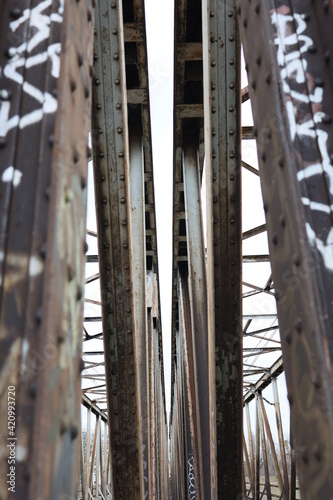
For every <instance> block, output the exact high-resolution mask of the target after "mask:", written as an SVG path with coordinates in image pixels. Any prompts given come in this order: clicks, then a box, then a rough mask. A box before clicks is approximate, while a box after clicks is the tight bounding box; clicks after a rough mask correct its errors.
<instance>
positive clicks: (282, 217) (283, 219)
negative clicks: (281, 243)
mask: <svg viewBox="0 0 333 500" xmlns="http://www.w3.org/2000/svg"><path fill="white" fill-rule="evenodd" d="M279 222H280V225H281V226H282V227H285V225H286V218H285V216H284V215H283V214H282V215H280V217H279Z"/></svg>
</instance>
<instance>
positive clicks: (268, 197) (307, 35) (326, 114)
mask: <svg viewBox="0 0 333 500" xmlns="http://www.w3.org/2000/svg"><path fill="white" fill-rule="evenodd" d="M238 5H239V7H238V11H239V15H240V26H241V29H242V38H243V42H244V49H245V59H246V62H247V70H248V76H249V83H250V85H249V89H250V96H251V101H252V106H253V114H254V123H255V135H256V136H257V137H258V139H257V144H258V153H259V163H260V176H261V182H262V190H263V198H264V203H265V210H266V220H267V227H268V235H269V245H270V254H271V262H272V271H273V278H274V282H275V289H276V298H277V300H278V302H277V308H278V317H279V325H280V330H281V341H282V350H283V362H284V363H283V364H284V368H285V372H286V379H287V386H288V394H289V396H288V397H289V402H290V405H291V415H292V433H293V440H294V446H295V452H296V457H297V465H298V473H299V476H300V484H301V491H302V497H303V498H311V499H312V498H329V497H330V495H331V491H332V478H333V474H332V471H333V456H332V453H331V449H332V445H333V406H332V403H333V400H332V382H333V381H332V370H331V366H332V349H331V346H332V331H333V330H332V321H333V314H332V301H331V296H332V284H333V252H332V241H331V234H332V214H331V205H332V203H331V197H332V195H331V159H330V148H331V142H332V133H331V132H332V123H331V114H332V92H331V91H330V88H331V83H332V82H331V80H332V78H331V77H332V74H331V66H330V54H331V49H332V38H331V36H330V28H329V26H330V25H331V22H332V11H331V7H330V4H329V2H316V3H315V4H314V3H313V2H310V1H302V2H300V1H269V2H256V3H255V4H251V3H247V2H238ZM259 24H260V26H261V29H260V30H258V25H259ZM267 102H269V103H270V106H269V107H268V106H266V103H267Z"/></svg>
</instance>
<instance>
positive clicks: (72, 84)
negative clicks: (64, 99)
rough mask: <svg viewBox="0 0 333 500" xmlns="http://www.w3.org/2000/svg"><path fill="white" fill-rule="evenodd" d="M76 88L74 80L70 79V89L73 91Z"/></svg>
mask: <svg viewBox="0 0 333 500" xmlns="http://www.w3.org/2000/svg"><path fill="white" fill-rule="evenodd" d="M75 90H76V82H75V81H74V80H71V91H72V92H75Z"/></svg>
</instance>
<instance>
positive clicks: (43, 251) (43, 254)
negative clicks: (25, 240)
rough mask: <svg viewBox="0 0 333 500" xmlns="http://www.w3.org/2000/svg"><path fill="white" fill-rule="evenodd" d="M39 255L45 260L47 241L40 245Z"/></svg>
mask: <svg viewBox="0 0 333 500" xmlns="http://www.w3.org/2000/svg"><path fill="white" fill-rule="evenodd" d="M39 255H40V256H41V258H42V259H43V260H45V257H46V243H42V244H41V246H40V247H39Z"/></svg>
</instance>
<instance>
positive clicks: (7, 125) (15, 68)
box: [0, 0, 64, 137]
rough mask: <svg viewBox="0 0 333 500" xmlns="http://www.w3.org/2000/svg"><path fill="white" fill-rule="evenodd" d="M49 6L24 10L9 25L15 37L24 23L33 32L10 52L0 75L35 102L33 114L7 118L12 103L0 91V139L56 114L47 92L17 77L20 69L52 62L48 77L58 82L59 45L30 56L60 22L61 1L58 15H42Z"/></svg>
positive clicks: (53, 100)
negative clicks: (19, 87)
mask: <svg viewBox="0 0 333 500" xmlns="http://www.w3.org/2000/svg"><path fill="white" fill-rule="evenodd" d="M51 5H52V0H44V1H43V2H40V3H39V4H38V5H36V6H35V7H33V8H32V9H25V10H24V12H23V13H22V15H21V17H20V18H19V19H17V20H15V21H13V22H11V23H10V25H9V26H10V30H11V32H12V33H13V34H14V33H15V32H16V31H17V29H18V28H19V27H20V26H21V25H22V24H24V23H29V29H30V30H31V31H32V32H33V35H32V37H31V38H30V39H29V41H23V42H22V43H21V44H20V45H19V46H18V47H16V48H14V47H12V48H10V50H9V54H10V56H11V58H10V59H9V61H8V63H7V64H6V66H5V67H4V68H0V73H1V75H3V76H4V77H6V78H7V79H9V80H11V81H12V82H15V83H17V84H18V85H21V86H22V90H23V92H25V93H26V94H28V95H29V96H31V97H33V98H34V99H35V100H36V102H37V107H36V109H35V110H34V111H32V112H30V113H28V114H26V115H24V116H19V115H14V116H10V111H11V101H9V100H5V99H6V93H7V97H8V92H7V91H6V90H2V91H1V92H2V93H1V98H2V99H4V100H2V101H1V102H0V137H6V136H7V134H8V132H9V131H10V130H11V129H13V128H15V127H17V126H18V127H19V128H21V129H23V128H25V127H28V126H30V125H33V124H35V123H38V122H40V121H41V120H42V119H43V116H44V114H50V113H55V112H56V110H57V100H56V98H55V97H54V96H52V95H51V94H49V93H48V92H42V91H41V90H40V89H38V88H37V87H35V86H34V85H32V84H31V83H29V82H28V81H25V80H24V77H23V76H22V74H21V73H20V71H22V68H26V69H29V68H32V67H34V66H38V65H40V64H43V63H45V62H47V61H48V60H50V61H51V75H52V76H53V77H54V78H59V73H60V53H61V44H60V43H54V44H51V45H50V46H49V47H48V49H47V50H46V51H43V52H40V53H37V54H32V52H33V51H34V50H35V49H36V48H37V47H38V46H39V45H40V44H41V43H42V42H43V41H45V40H47V39H48V38H49V36H50V30H51V25H52V23H62V22H63V11H64V0H60V4H59V9H58V12H56V13H52V14H45V11H46V10H47V9H48V8H50V7H51Z"/></svg>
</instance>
